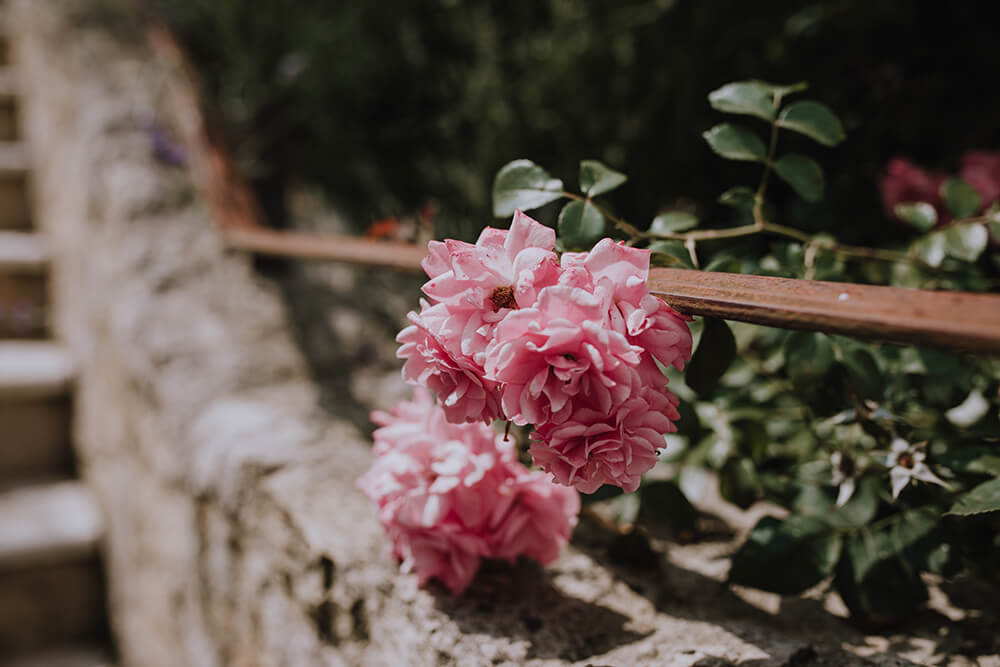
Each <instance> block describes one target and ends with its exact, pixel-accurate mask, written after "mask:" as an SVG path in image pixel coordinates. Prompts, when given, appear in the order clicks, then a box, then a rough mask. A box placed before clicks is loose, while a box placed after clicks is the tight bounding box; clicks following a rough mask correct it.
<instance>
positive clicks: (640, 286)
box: [562, 239, 692, 370]
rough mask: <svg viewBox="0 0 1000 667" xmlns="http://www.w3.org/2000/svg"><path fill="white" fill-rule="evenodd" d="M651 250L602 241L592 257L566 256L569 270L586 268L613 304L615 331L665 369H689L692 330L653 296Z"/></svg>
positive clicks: (581, 255)
mask: <svg viewBox="0 0 1000 667" xmlns="http://www.w3.org/2000/svg"><path fill="white" fill-rule="evenodd" d="M650 254H651V253H650V251H649V250H644V249H640V248H630V247H628V246H626V245H625V244H623V243H615V242H614V241H612V240H611V239H602V240H601V241H599V242H598V243H597V245H596V246H594V248H593V250H591V251H590V252H589V253H566V254H564V255H563V258H562V262H563V266H564V267H569V266H583V267H585V268H586V269H587V270H588V272H589V273H590V276H591V279H592V280H593V283H594V285H595V290H596V292H597V293H598V294H602V293H603V294H604V295H606V298H607V299H608V300H609V301H610V304H611V306H610V311H609V319H610V323H611V326H612V327H613V328H614V329H615V330H616V331H620V332H622V333H624V334H625V335H626V337H627V338H628V340H629V342H630V343H633V344H636V345H639V346H640V347H642V348H643V349H645V350H646V351H647V352H649V353H650V354H652V355H653V356H654V357H656V358H657V359H658V360H659V361H660V363H661V364H663V365H664V366H670V365H674V366H676V367H677V369H678V370H683V369H684V362H685V361H686V360H687V359H689V358H690V357H691V345H692V341H691V331H690V329H688V326H687V324H686V322H687V321H688V320H690V319H691V318H690V317H684V316H682V315H681V314H680V313H678V312H676V311H675V310H674V309H672V308H671V307H670V306H668V305H667V304H665V303H663V301H661V300H660V299H657V298H656V297H655V296H653V295H651V294H650V293H649V256H650Z"/></svg>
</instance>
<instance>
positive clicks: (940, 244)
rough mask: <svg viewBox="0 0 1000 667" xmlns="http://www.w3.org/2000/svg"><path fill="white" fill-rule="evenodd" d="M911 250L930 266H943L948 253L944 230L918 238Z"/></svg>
mask: <svg viewBox="0 0 1000 667" xmlns="http://www.w3.org/2000/svg"><path fill="white" fill-rule="evenodd" d="M910 251H911V252H912V253H913V254H914V255H916V256H917V257H919V258H920V259H922V260H923V261H924V262H925V263H927V264H929V265H930V266H934V267H937V266H941V262H943V261H944V258H945V257H946V256H947V254H948V250H947V243H946V241H945V236H944V232H934V233H932V234H928V235H927V236H925V237H923V238H922V239H918V240H917V241H916V242H915V243H914V244H913V245H912V246H910Z"/></svg>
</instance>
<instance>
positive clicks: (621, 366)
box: [397, 211, 691, 493]
mask: <svg viewBox="0 0 1000 667" xmlns="http://www.w3.org/2000/svg"><path fill="white" fill-rule="evenodd" d="M554 247H555V232H554V231H553V230H552V229H550V228H548V227H546V226H544V225H542V224H540V223H538V222H536V221H535V220H532V219H531V218H530V217H528V216H527V215H525V214H523V213H521V212H520V211H518V212H516V213H515V214H514V219H513V221H512V223H511V226H510V230H509V231H508V230H501V229H492V228H486V229H485V230H483V232H482V234H481V235H480V236H479V239H478V241H476V243H475V244H474V245H473V244H470V243H464V242H461V241H453V240H448V241H444V242H438V241H432V242H431V243H430V244H429V256H428V257H427V258H426V259H425V260H424V263H423V266H424V269H425V270H426V272H427V275H428V276H429V277H430V280H428V281H427V282H426V283H425V284H424V286H423V291H424V294H425V295H426V296H427V297H428V299H429V300H421V305H420V312H419V313H415V312H411V313H410V315H409V319H410V322H411V323H412V324H411V326H408V327H407V328H406V329H404V330H403V331H402V332H400V334H399V336H398V338H397V340H398V341H399V343H400V344H401V347H400V349H399V353H398V354H399V357H401V358H403V359H405V360H406V362H405V365H404V367H403V375H404V377H405V378H406V379H407V380H409V381H410V382H412V383H415V384H419V385H423V386H426V387H428V388H429V389H431V390H432V391H433V392H434V393H435V394H436V395H437V396H438V398H439V400H440V401H441V404H442V408H443V410H444V413H445V415H446V416H447V418H448V420H449V421H451V422H456V423H461V422H476V421H482V422H485V423H490V422H491V421H492V420H494V419H505V420H510V421H512V422H514V423H515V424H519V425H526V424H532V425H533V426H534V432H533V433H532V436H531V437H532V444H531V455H532V457H533V459H534V461H535V463H536V464H538V465H540V466H541V467H542V468H543V469H544V470H546V471H548V472H550V473H552V475H553V476H554V477H555V480H556V481H557V482H559V483H560V484H564V485H568V486H574V487H576V488H577V489H579V490H580V491H583V492H585V493H591V492H593V491H596V490H597V489H598V488H599V487H600V486H601V485H602V484H613V485H615V486H620V487H622V488H623V489H624V490H626V491H634V490H635V489H636V488H637V487H638V486H639V482H640V478H641V476H642V474H643V473H644V472H646V471H647V470H649V469H650V468H651V467H652V466H653V465H654V464H655V463H656V460H657V452H658V450H659V449H660V448H662V447H663V446H664V437H663V436H664V434H666V433H669V432H671V431H674V430H676V428H675V426H674V424H673V422H674V420H676V419H677V418H678V414H677V410H676V405H677V398H676V397H675V396H674V395H673V394H672V393H670V392H669V391H668V390H667V388H666V378H665V377H664V375H663V373H662V372H661V370H660V368H659V366H658V365H657V362H659V364H662V365H664V366H668V365H674V366H676V367H677V368H678V369H681V368H683V365H684V362H685V361H686V360H687V359H689V358H690V356H691V333H690V331H689V329H688V326H687V323H686V320H685V318H684V317H682V316H681V315H679V314H678V313H676V312H675V311H673V310H672V309H671V308H669V307H668V306H667V305H666V304H665V303H663V302H662V301H660V300H659V299H657V298H656V297H654V296H652V295H651V294H650V293H649V286H648V276H649V254H650V253H649V251H648V250H640V249H636V248H631V247H627V246H625V245H624V244H621V243H615V242H613V241H612V240H611V239H604V240H602V241H600V242H599V243H598V244H597V245H596V246H595V247H594V248H593V249H592V250H591V251H590V252H581V253H564V254H563V255H562V257H559V256H558V255H557V254H556V253H555V252H554V250H553V249H554Z"/></svg>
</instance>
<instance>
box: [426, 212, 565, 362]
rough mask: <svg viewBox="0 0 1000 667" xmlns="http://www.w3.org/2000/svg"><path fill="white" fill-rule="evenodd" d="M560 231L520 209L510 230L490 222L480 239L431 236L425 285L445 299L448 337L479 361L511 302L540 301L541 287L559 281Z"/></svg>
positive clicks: (460, 350)
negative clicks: (557, 240) (556, 248)
mask: <svg viewBox="0 0 1000 667" xmlns="http://www.w3.org/2000/svg"><path fill="white" fill-rule="evenodd" d="M554 246H555V231H553V230H552V229H551V228H549V227H546V226H545V225H542V224H540V223H538V222H536V221H535V220H532V219H531V218H530V217H528V216H527V215H525V214H524V213H521V212H520V211H517V212H516V213H515V214H514V219H513V221H512V222H511V225H510V230H504V229H494V228H492V227H487V228H486V229H484V230H483V231H482V233H481V234H480V235H479V240H478V241H476V244H475V245H472V244H469V243H463V242H462V241H452V240H448V241H444V242H440V241H431V242H430V243H429V244H428V250H429V253H430V254H429V255H428V257H427V258H426V259H425V260H424V262H423V266H424V270H425V271H426V272H427V275H428V276H429V277H430V280H428V281H427V282H426V283H424V286H423V288H422V289H423V291H424V294H426V295H427V296H428V297H430V298H431V299H432V300H433V301H434V302H435V303H440V304H445V306H446V309H447V311H448V315H449V317H448V318H447V324H448V330H449V331H450V332H453V333H455V334H458V333H459V332H460V333H461V335H456V336H454V337H453V338H451V339H450V340H447V341H445V342H446V345H448V344H451V345H449V347H453V348H457V349H453V352H455V353H458V354H461V355H463V356H467V357H469V358H470V359H471V360H472V361H473V363H475V364H476V365H477V366H478V367H482V363H483V362H482V358H483V355H484V353H485V347H486V343H487V342H488V340H489V337H490V335H491V333H492V330H493V327H494V326H495V325H496V323H497V322H498V321H499V320H500V319H502V318H503V316H504V315H505V314H506V313H507V312H508V311H509V309H511V308H517V307H518V306H519V305H524V304H531V303H534V302H535V299H536V298H537V295H538V290H540V289H541V288H542V287H545V286H546V285H552V284H555V282H556V281H557V279H558V277H559V261H558V259H557V258H556V255H555V253H554V252H552V248H553V247H554Z"/></svg>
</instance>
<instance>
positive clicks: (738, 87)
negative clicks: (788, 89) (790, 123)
mask: <svg viewBox="0 0 1000 667" xmlns="http://www.w3.org/2000/svg"><path fill="white" fill-rule="evenodd" d="M708 103H709V104H711V105H712V108H713V109H717V110H718V111H722V112H724V113H735V114H745V115H748V116H757V117H758V118H763V119H764V120H766V121H772V120H774V117H775V115H777V113H778V111H777V109H775V108H774V101H773V100H772V99H771V93H770V92H769V91H768V90H767V88H765V87H764V86H761V85H760V84H757V83H753V82H751V81H739V82H737V83H727V84H726V85H724V86H722V87H721V88H719V89H717V90H713V91H712V92H711V93H709V94H708Z"/></svg>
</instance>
